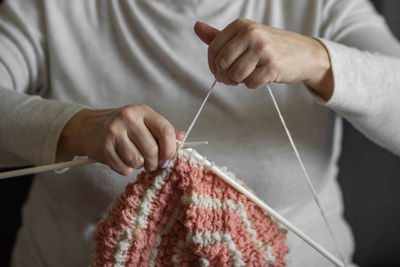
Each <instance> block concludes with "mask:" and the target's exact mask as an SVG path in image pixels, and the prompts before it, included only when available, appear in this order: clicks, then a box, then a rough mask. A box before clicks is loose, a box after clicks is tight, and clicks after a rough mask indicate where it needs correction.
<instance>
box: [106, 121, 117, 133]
mask: <svg viewBox="0 0 400 267" xmlns="http://www.w3.org/2000/svg"><path fill="white" fill-rule="evenodd" d="M105 133H106V135H107V136H116V135H117V133H118V129H117V126H116V124H115V123H113V122H111V123H109V124H108V125H107V126H106V128H105Z"/></svg>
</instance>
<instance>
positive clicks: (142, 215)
mask: <svg viewBox="0 0 400 267" xmlns="http://www.w3.org/2000/svg"><path fill="white" fill-rule="evenodd" d="M95 242H96V248H95V252H94V255H93V258H92V265H93V266H173V265H178V266H271V267H281V266H286V259H285V256H286V254H287V253H288V252H289V248H288V246H287V244H286V232H285V230H283V229H280V228H279V227H278V226H277V224H276V223H275V222H274V221H273V220H272V219H271V217H270V216H269V215H267V214H266V213H264V212H263V211H262V210H261V209H260V208H259V207H258V206H256V205H255V204H254V203H253V202H251V201H250V200H249V199H247V198H246V197H245V196H244V195H242V194H241V193H239V192H237V191H236V190H235V189H233V188H232V187H230V186H229V185H228V184H226V183H225V182H223V181H222V180H221V179H219V178H218V177H217V176H216V175H214V174H213V173H211V172H210V171H207V170H206V169H202V168H201V167H200V166H199V165H198V164H197V163H195V162H193V161H190V160H189V157H188V156H187V155H180V157H179V158H178V160H177V161H176V163H175V166H174V167H173V168H172V169H171V170H170V172H169V173H168V172H166V171H165V170H164V171H162V170H159V171H156V172H153V173H146V172H142V173H141V174H139V175H138V177H137V181H136V182H135V183H130V184H128V185H127V186H126V190H125V192H124V193H123V194H121V195H119V196H118V198H117V200H116V202H115V203H114V205H113V206H112V207H111V208H110V209H109V211H108V215H107V217H106V218H105V219H104V220H103V221H102V222H100V223H99V225H98V227H97V231H96V234H95ZM268 264H269V265H268Z"/></svg>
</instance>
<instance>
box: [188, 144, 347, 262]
mask: <svg viewBox="0 0 400 267" xmlns="http://www.w3.org/2000/svg"><path fill="white" fill-rule="evenodd" d="M186 151H188V152H189V154H190V155H191V156H192V157H194V158H195V159H197V160H198V161H200V162H202V163H203V165H205V166H206V167H207V168H208V169H209V170H210V171H211V172H213V173H214V174H215V175H217V176H218V177H220V178H221V179H222V180H223V181H225V182H226V183H228V184H229V185H231V186H232V187H233V188H235V189H236V190H237V191H239V192H240V193H242V194H244V195H245V196H246V197H248V198H249V199H250V200H251V201H253V202H254V203H255V204H256V205H258V206H259V207H260V208H261V209H263V210H264V211H265V212H266V213H268V214H269V215H270V216H271V217H273V218H274V219H275V220H276V221H278V222H279V223H281V224H282V225H284V226H285V227H286V228H287V229H289V230H290V231H292V232H293V233H294V234H296V235H297V236H298V237H300V238H301V239H302V240H303V241H304V242H306V243H307V244H308V245H310V246H311V247H312V248H314V249H315V250H317V251H318V252H319V253H320V254H322V255H323V256H324V257H326V258H327V259H328V260H329V261H330V262H332V263H333V264H335V265H336V266H339V267H344V264H343V263H342V262H341V261H340V260H338V259H337V258H335V256H333V255H332V254H331V253H329V252H328V251H327V250H325V249H324V248H323V247H321V246H320V245H319V244H317V243H316V242H315V241H314V240H312V239H311V238H310V237H308V236H307V235H306V234H304V233H303V232H302V231H300V230H299V229H297V228H296V227H295V226H294V225H293V224H291V223H290V222H289V221H288V220H286V219H285V218H284V217H282V216H281V215H280V214H279V213H278V212H276V211H275V210H273V209H272V208H271V207H269V206H268V205H267V204H265V202H264V201H262V200H261V199H259V198H258V197H257V196H256V195H254V194H253V193H252V192H251V191H249V190H247V189H246V188H245V187H243V186H242V185H240V184H239V183H238V182H236V181H235V180H234V179H232V178H231V177H229V176H228V175H227V174H226V173H225V172H223V171H222V170H220V169H219V168H218V167H217V166H216V165H215V164H212V163H211V162H209V161H208V160H206V159H205V158H204V157H203V156H201V155H200V154H199V153H197V152H196V151H194V150H192V149H190V148H188V149H186Z"/></svg>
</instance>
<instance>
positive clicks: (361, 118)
mask: <svg viewBox="0 0 400 267" xmlns="http://www.w3.org/2000/svg"><path fill="white" fill-rule="evenodd" d="M323 18H324V20H325V21H324V23H323V24H322V25H323V26H322V27H321V37H322V38H319V40H320V41H321V42H322V43H323V45H325V47H326V48H327V50H328V53H329V56H330V60H331V65H332V70H333V76H334V91H333V95H332V97H331V99H330V100H329V101H327V102H322V101H321V103H322V104H324V105H326V106H327V107H329V108H331V109H333V110H334V111H336V112H337V113H338V114H339V115H341V116H342V117H344V118H345V119H347V120H348V121H349V122H350V123H352V124H353V125H354V126H355V127H356V128H357V129H358V130H359V131H361V132H362V133H363V134H364V135H366V136H367V137H368V138H370V139H371V140H373V141H375V142H376V143H378V144H380V145H381V146H383V147H385V148H386V149H388V150H390V151H392V152H393V153H395V154H397V155H400V134H399V133H400V44H399V42H398V41H397V40H396V38H395V37H394V36H393V35H392V33H391V32H390V30H389V29H388V26H387V25H386V23H385V21H384V19H383V18H382V17H381V16H380V15H378V14H377V13H376V11H375V10H374V8H373V6H372V5H371V3H369V2H368V1H366V0H351V1H349V0H332V1H329V0H328V1H326V2H325V7H324V12H323Z"/></svg>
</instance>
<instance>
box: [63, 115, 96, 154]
mask: <svg viewBox="0 0 400 267" xmlns="http://www.w3.org/2000/svg"><path fill="white" fill-rule="evenodd" d="M88 112H90V110H89V109H82V110H80V111H78V112H77V113H76V114H75V115H74V116H72V118H71V119H70V120H69V121H68V122H67V124H66V125H65V126H64V128H63V130H62V132H61V134H60V138H59V140H58V146H57V158H60V157H71V156H80V155H82V151H81V150H80V146H79V144H78V143H79V142H78V140H79V131H80V129H81V126H82V125H83V124H84V122H85V120H86V117H87V114H88Z"/></svg>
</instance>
